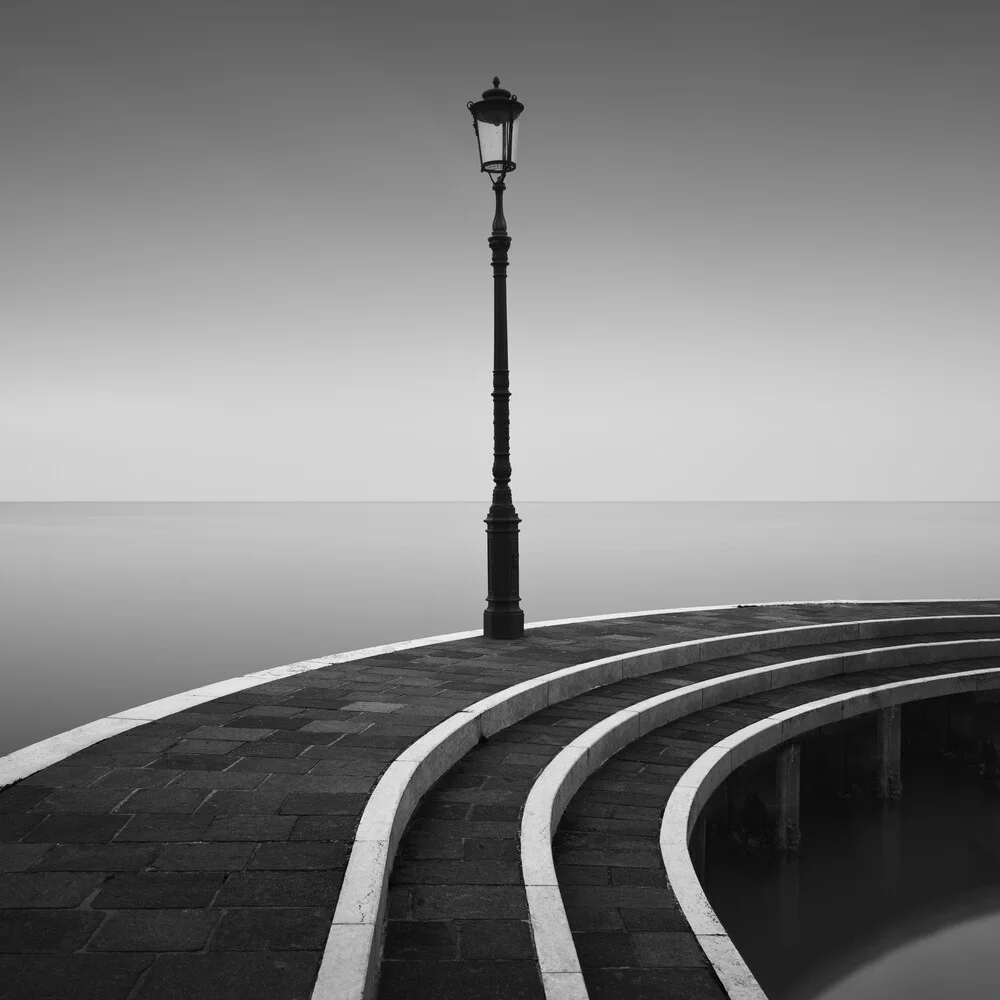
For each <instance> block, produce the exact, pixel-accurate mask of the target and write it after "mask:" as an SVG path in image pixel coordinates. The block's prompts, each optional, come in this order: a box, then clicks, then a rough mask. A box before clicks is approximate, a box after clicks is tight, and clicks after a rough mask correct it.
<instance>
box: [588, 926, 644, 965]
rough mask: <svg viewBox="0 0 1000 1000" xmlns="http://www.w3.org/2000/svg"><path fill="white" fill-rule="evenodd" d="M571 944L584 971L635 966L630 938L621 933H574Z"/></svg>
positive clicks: (628, 935)
mask: <svg viewBox="0 0 1000 1000" xmlns="http://www.w3.org/2000/svg"><path fill="white" fill-rule="evenodd" d="M573 943H574V944H575V945H576V953H577V955H578V956H579V959H580V965H581V966H582V967H583V968H585V969H588V968H589V969H595V968H597V969H605V968H618V967H629V966H633V965H635V964H636V956H635V951H634V950H633V948H632V936H631V935H630V934H626V933H624V932H622V931H586V932H584V933H574V934H573Z"/></svg>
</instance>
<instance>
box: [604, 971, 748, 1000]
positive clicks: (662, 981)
mask: <svg viewBox="0 0 1000 1000" xmlns="http://www.w3.org/2000/svg"><path fill="white" fill-rule="evenodd" d="M584 979H585V981H586V984H587V990H588V991H589V993H590V996H591V997H592V998H593V1000H599V998H603V997H628V998H629V1000H664V998H665V997H669V998H670V1000H729V998H728V996H727V994H726V992H725V991H724V990H723V988H722V986H721V985H720V984H719V982H718V980H717V979H715V977H714V975H713V974H712V972H711V971H709V970H708V969H587V968H585V969H584Z"/></svg>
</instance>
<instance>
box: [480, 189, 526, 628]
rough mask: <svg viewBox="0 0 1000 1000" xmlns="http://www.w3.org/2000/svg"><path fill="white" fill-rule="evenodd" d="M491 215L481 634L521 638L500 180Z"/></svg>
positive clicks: (505, 243)
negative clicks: (487, 495)
mask: <svg viewBox="0 0 1000 1000" xmlns="http://www.w3.org/2000/svg"><path fill="white" fill-rule="evenodd" d="M493 190H494V192H495V193H496V214H495V215H494V217H493V232H492V234H491V235H490V238H489V246H490V250H492V251H493V502H492V504H491V506H490V511H489V514H488V515H487V516H486V556H487V567H488V569H487V573H488V582H489V593H488V596H487V598H486V600H487V605H486V610H485V611H484V612H483V635H485V636H486V637H487V638H489V639H520V638H521V637H522V636H523V635H524V612H523V611H522V610H521V606H520V601H521V598H520V595H519V594H518V584H519V580H518V557H517V534H518V528H517V526H518V524H520V523H521V519H520V518H519V517H518V516H517V511H515V510H514V501H513V498H512V497H511V492H510V372H509V371H508V369H507V251H508V250H509V248H510V237H509V236H508V235H507V220H506V219H504V216H503V192H504V190H505V185H504V183H503V178H502V177H501V179H500V180H498V181H497V182H496V183H495V184H494V185H493Z"/></svg>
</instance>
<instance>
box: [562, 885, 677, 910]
mask: <svg viewBox="0 0 1000 1000" xmlns="http://www.w3.org/2000/svg"><path fill="white" fill-rule="evenodd" d="M562 896H563V903H564V904H565V906H566V909H567V910H569V909H570V908H576V907H577V906H606V907H609V908H613V909H621V908H623V907H625V908H633V909H635V908H645V907H662V906H663V905H664V900H665V899H669V897H667V896H666V894H665V893H663V892H661V891H660V890H659V889H650V888H647V887H645V886H600V885H597V886H590V885H586V886H574V885H568V886H566V887H565V889H564V890H563V894H562ZM669 901H670V902H671V903H672V902H673V900H672V899H671V900H669Z"/></svg>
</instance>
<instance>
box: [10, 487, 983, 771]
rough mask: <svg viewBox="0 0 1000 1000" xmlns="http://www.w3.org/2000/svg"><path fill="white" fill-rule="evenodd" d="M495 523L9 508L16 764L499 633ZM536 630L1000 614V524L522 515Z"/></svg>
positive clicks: (431, 512)
mask: <svg viewBox="0 0 1000 1000" xmlns="http://www.w3.org/2000/svg"><path fill="white" fill-rule="evenodd" d="M487 509H488V504H487V503H261V504H257V503H132V504H117V503H56V504H41V503H7V504H0V553H2V558H0V682H2V693H3V696H2V698H0V754H3V753H8V752H10V751H11V750H14V749H17V748H18V747H21V746H25V745H27V744H29V743H34V742H35V741H37V740H41V739H45V738H46V737H48V736H52V735H53V734H55V733H59V732H62V731H63V730H65V729H68V728H70V727H72V726H76V725H80V724H81V723H84V722H89V721H91V720H92V719H95V718H99V717H101V716H105V715H108V714H110V713H112V712H116V711H120V710H122V709H126V708H130V707H132V706H133V705H138V704H142V703H143V702H146V701H150V700H152V699H154V698H159V697H164V696H166V695H170V694H175V693H177V692H178V691H184V690H187V689H188V688H192V687H197V686H199V685H202V684H207V683H209V682H210V681H214V680H221V679H223V678H226V677H233V676H235V675H238V674H244V673H248V672H249V671H253V670H262V669H264V668H266V667H273V666H278V665H280V664H283V663H290V662H294V661H296V660H303V659H309V658H311V657H314V656H322V655H324V654H327V653H335V652H340V651H342V650H349V649H357V648H360V647H364V646H372V645H378V644H381V643H387V642H394V641H399V640H403V639H415V638H419V637H421V636H428V635H438V634H442V633H447V632H459V631H463V630H467V629H476V628H481V627H482V609H483V607H484V605H485V595H486V539H485V526H484V524H483V518H484V517H485V516H486V511H487ZM518 513H519V514H520V515H521V517H522V519H523V523H522V524H521V542H520V544H521V552H520V554H521V597H522V601H521V605H522V607H523V608H524V611H525V618H526V620H527V621H529V622H530V621H544V620H548V619H553V618H568V617H576V616H582V615H595V614H604V613H608V612H619V611H642V610H652V609H658V608H670V607H683V606H691V605H702V604H727V603H753V602H758V601H783V600H823V599H832V598H855V599H888V598H927V597H949V598H959V597H1000V504H996V503H967V504H948V503H912V504H894V503H881V504H879V503H871V504H865V503H831V504H825V503H790V504H783V503H521V504H519V505H518Z"/></svg>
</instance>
